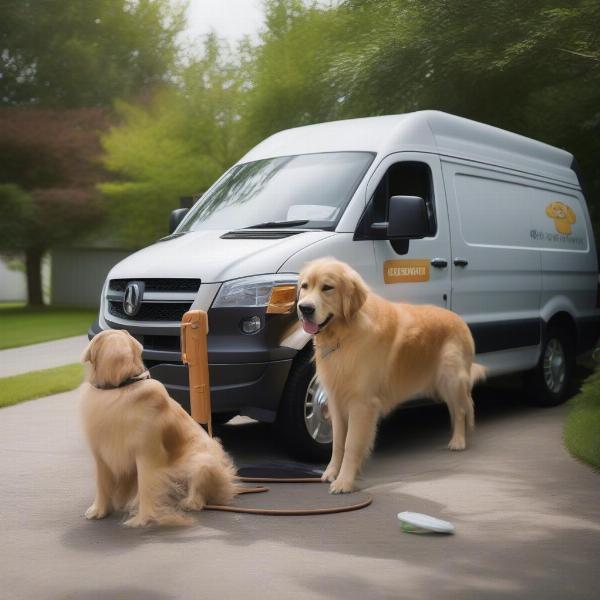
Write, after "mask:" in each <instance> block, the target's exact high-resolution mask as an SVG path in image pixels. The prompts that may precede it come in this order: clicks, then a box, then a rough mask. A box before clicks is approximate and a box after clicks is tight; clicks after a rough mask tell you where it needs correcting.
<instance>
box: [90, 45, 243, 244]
mask: <svg viewBox="0 0 600 600" xmlns="http://www.w3.org/2000/svg"><path fill="white" fill-rule="evenodd" d="M243 85H244V80H243V78H242V77H241V76H240V71H239V66H238V64H237V63H235V62H233V61H232V60H231V58H230V56H229V54H228V51H227V49H226V48H225V47H224V46H223V45H222V44H221V43H220V42H219V41H218V39H217V38H216V36H214V35H209V36H208V37H207V39H206V42H205V46H204V54H203V57H202V58H200V59H198V60H195V61H193V62H191V63H190V64H189V65H188V66H187V67H185V68H184V69H182V71H181V74H180V76H179V82H178V85H177V86H175V85H171V86H167V87H163V88H162V89H159V90H156V92H155V94H154V96H153V98H152V99H151V100H150V101H149V102H148V103H146V104H142V105H140V104H137V105H134V104H129V103H125V102H120V103H118V105H117V113H118V116H119V118H120V124H119V125H118V126H115V127H113V128H112V129H111V130H110V131H109V132H108V134H107V135H105V136H104V138H103V146H104V150H105V156H104V164H105V167H106V169H107V170H108V171H109V172H111V173H113V174H114V175H115V176H116V177H115V179H114V180H112V181H109V182H106V183H104V184H102V186H101V190H102V193H103V194H104V196H105V198H107V200H108V202H109V206H110V207H112V208H111V213H112V214H113V215H114V216H117V215H118V220H115V222H114V229H115V230H117V231H118V232H119V234H120V237H121V239H122V240H123V241H124V242H125V243H127V244H129V245H133V246H140V245H143V244H147V243H149V242H151V241H154V240H156V239H157V238H158V237H162V236H164V235H166V234H167V223H168V215H169V212H170V211H171V210H172V209H173V208H177V207H178V198H179V197H181V196H192V195H194V194H197V193H199V192H202V191H204V190H206V189H207V188H208V187H209V186H210V185H211V184H212V183H213V182H214V181H215V180H216V179H217V178H218V177H219V175H221V173H223V171H224V170H225V169H226V168H227V167H229V166H231V165H232V164H233V163H234V162H235V161H237V160H238V158H239V157H240V156H241V155H242V154H243V153H244V152H245V151H246V150H247V145H246V144H245V143H244V142H243V141H242V138H241V129H240V104H241V101H242V88H243Z"/></svg>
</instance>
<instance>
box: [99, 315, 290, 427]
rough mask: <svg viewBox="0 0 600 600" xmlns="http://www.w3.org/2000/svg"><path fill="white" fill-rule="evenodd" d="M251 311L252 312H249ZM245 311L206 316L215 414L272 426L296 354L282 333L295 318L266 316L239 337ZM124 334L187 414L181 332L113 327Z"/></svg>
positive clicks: (138, 326)
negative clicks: (256, 327) (137, 346)
mask: <svg viewBox="0 0 600 600" xmlns="http://www.w3.org/2000/svg"><path fill="white" fill-rule="evenodd" d="M251 312H253V313H254V312H256V309H253V310H252V311H251ZM246 313H248V310H247V309H246V310H242V309H221V310H218V311H215V310H211V311H209V312H208V317H209V335H208V369H209V377H210V391H211V402H212V409H213V412H214V413H237V414H241V415H245V416H248V417H251V418H253V419H257V420H259V421H265V422H273V421H274V420H275V418H276V416H277V410H278V407H279V402H280V400H281V396H282V394H283V390H284V388H285V383H286V381H287V377H288V374H289V371H290V368H291V366H292V362H293V359H294V357H295V356H296V354H297V350H296V349H294V348H288V347H285V346H282V345H281V344H280V341H281V339H282V336H283V332H285V331H286V330H287V328H288V327H289V325H290V324H291V323H292V322H294V321H295V319H296V317H295V315H266V314H264V311H263V312H262V313H261V315H260V316H261V319H264V321H263V322H264V327H263V329H262V330H261V331H260V332H259V333H258V334H256V335H244V334H241V333H240V328H239V323H240V321H241V319H242V318H246V317H247V314H246ZM107 325H108V326H109V327H112V328H115V329H117V328H118V329H127V331H129V333H130V334H131V335H132V336H133V337H135V338H136V339H138V340H139V341H140V342H141V344H142V345H143V346H144V351H143V353H142V358H143V360H144V363H145V365H146V367H147V368H148V370H149V371H150V374H151V376H152V377H153V378H154V379H156V380H158V381H160V382H161V383H163V384H164V386H165V387H166V388H167V391H168V392H169V395H170V396H171V397H172V398H173V399H174V400H176V401H177V402H179V403H180V404H181V405H182V406H183V408H184V409H185V410H187V411H188V412H190V400H189V378H188V367H187V365H184V364H182V362H181V354H180V351H179V327H177V326H175V327H165V326H164V325H163V326H160V327H153V326H151V325H150V324H142V323H133V322H132V323H127V325H124V324H121V323H111V322H110V321H108V320H107ZM102 329H103V328H102V327H101V326H100V324H99V322H98V320H96V322H95V323H94V324H93V325H92V327H91V328H90V330H89V331H88V337H89V338H90V339H91V338H93V337H94V336H95V335H96V334H98V333H99V332H100V331H102Z"/></svg>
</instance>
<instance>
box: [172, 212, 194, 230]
mask: <svg viewBox="0 0 600 600" xmlns="http://www.w3.org/2000/svg"><path fill="white" fill-rule="evenodd" d="M189 211H190V209H189V208H176V209H175V210H172V211H171V214H170V215H169V234H171V233H173V232H174V231H175V230H176V229H177V227H178V225H179V223H181V221H183V219H184V217H185V215H187V214H188V212H189Z"/></svg>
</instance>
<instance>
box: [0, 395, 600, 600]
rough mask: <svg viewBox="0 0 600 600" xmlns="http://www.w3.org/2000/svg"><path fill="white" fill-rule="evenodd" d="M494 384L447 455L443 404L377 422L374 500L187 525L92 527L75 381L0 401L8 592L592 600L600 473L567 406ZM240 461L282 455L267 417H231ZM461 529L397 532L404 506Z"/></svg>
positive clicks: (110, 522) (228, 435)
mask: <svg viewBox="0 0 600 600" xmlns="http://www.w3.org/2000/svg"><path fill="white" fill-rule="evenodd" d="M511 395H514V394H510V393H508V392H506V391H494V390H492V391H485V392H484V393H481V394H480V398H479V400H478V403H477V418H478V427H477V431H476V432H475V434H474V435H473V436H472V438H471V444H470V447H469V449H468V450H467V451H465V452H462V453H451V452H448V451H447V450H445V445H446V443H447V440H448V437H449V430H448V424H447V415H446V412H445V409H444V407H426V408H419V409H413V410H407V411H403V412H399V413H396V414H395V415H394V416H393V417H392V418H391V419H389V420H388V421H387V422H386V423H384V425H383V426H382V428H381V431H380V436H379V441H378V446H377V449H376V451H375V453H374V455H373V457H372V459H371V460H370V462H369V464H368V465H367V467H366V471H365V478H364V480H363V481H362V487H363V488H366V489H368V491H369V492H370V493H371V494H372V495H373V496H374V502H373V504H372V505H371V506H370V507H369V508H367V509H365V510H362V511H358V512H353V513H345V514H338V515H330V516H315V517H264V516H263V517H261V516H253V515H239V514H229V513H215V512H208V511H207V512H204V513H202V514H201V515H200V521H199V524H198V525H197V526H193V527H191V528H187V529H169V530H167V529H165V530H156V529H153V530H145V531H140V530H129V529H126V528H124V527H122V526H121V525H120V519H119V518H118V517H111V518H109V519H106V520H104V521H98V522H88V521H86V520H85V519H84V518H83V516H82V515H83V512H84V511H85V509H86V508H87V507H88V506H89V504H90V503H91V501H92V498H93V493H94V485H93V468H92V464H91V460H90V457H89V455H88V452H87V449H86V447H85V445H84V443H83V440H82V437H81V434H80V430H79V426H78V419H77V413H78V399H77V394H76V393H75V392H71V393H67V394H60V395H57V396H54V397H51V398H47V399H44V400H38V401H34V402H28V403H25V404H21V405H18V406H14V407H10V408H6V409H3V410H1V411H0V475H1V482H2V483H1V486H0V528H1V530H2V535H1V549H0V553H1V556H0V589H1V590H4V591H3V592H2V593H1V595H2V597H5V598H11V599H18V598H44V599H46V598H50V599H66V598H73V599H82V600H88V599H113V598H117V599H129V598H140V599H141V598H144V599H148V600H155V599H156V600H158V599H163V598H240V597H244V598H260V599H261V600H263V599H268V598H277V599H283V598H294V599H298V598H343V599H345V600H346V599H349V598H361V599H363V598H369V599H371V598H411V599H415V598H427V599H430V598H444V599H447V598H448V597H455V598H473V599H480V598H485V599H494V598H528V599H529V598H544V599H548V598H595V597H598V596H597V594H598V589H600V588H599V586H600V476H599V475H598V474H597V473H595V472H594V471H592V470H591V469H590V468H588V467H586V466H584V465H581V464H579V463H577V462H576V461H575V460H573V459H572V458H571V457H570V456H569V455H568V454H567V453H566V451H565V450H564V449H563V445H562V440H561V435H562V423H563V418H564V414H565V408H564V407H561V408H557V409H548V410H538V409H529V408H524V407H523V406H521V405H520V404H519V403H518V402H516V401H511V400H509V397H510V396H511ZM221 436H222V439H223V441H224V443H225V445H226V447H227V448H228V449H229V450H230V451H231V452H232V453H233V454H234V456H235V457H236V459H237V461H238V463H239V464H242V463H248V462H251V461H253V460H264V459H273V458H276V457H283V455H282V454H281V452H280V451H279V450H278V449H277V448H276V447H275V446H274V444H273V443H272V441H271V439H270V436H269V430H268V428H267V427H265V426H263V425H259V424H248V425H237V426H226V427H225V428H224V429H223V432H222V434H221ZM402 510H412V511H419V512H425V513H429V514H432V515H436V516H439V517H441V518H443V519H447V520H450V521H452V522H453V523H454V524H455V526H456V535H454V536H450V537H441V536H435V535H427V536H417V535H411V534H406V533H402V532H401V531H400V530H399V527H398V523H397V519H396V514H397V513H398V512H399V511H402Z"/></svg>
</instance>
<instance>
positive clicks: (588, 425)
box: [565, 371, 600, 469]
mask: <svg viewBox="0 0 600 600" xmlns="http://www.w3.org/2000/svg"><path fill="white" fill-rule="evenodd" d="M569 405H570V407H571V412H570V413H569V415H568V416H567V420H566V423H565V444H566V446H567V448H568V449H569V451H570V452H571V454H573V455H574V456H576V457H577V458H579V459H581V460H583V461H585V462H587V463H589V464H590V465H592V466H594V467H596V468H597V469H600V435H598V434H599V432H600V371H596V373H594V374H592V375H591V376H590V377H588V379H586V381H585V382H584V384H583V386H582V388H581V392H580V393H579V394H578V395H577V396H575V397H574V398H573V399H571V400H570V401H569Z"/></svg>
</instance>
